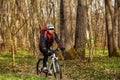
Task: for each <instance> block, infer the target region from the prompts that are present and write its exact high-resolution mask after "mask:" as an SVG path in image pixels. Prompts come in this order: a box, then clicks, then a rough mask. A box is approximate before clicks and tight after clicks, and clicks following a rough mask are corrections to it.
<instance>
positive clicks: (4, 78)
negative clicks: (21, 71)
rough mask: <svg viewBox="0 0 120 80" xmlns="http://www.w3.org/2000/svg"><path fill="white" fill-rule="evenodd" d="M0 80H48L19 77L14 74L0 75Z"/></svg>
mask: <svg viewBox="0 0 120 80" xmlns="http://www.w3.org/2000/svg"><path fill="white" fill-rule="evenodd" d="M0 80H48V79H45V78H41V77H37V76H36V77H35V76H21V75H17V74H16V75H15V74H0Z"/></svg>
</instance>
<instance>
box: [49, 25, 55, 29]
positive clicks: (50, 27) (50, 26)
mask: <svg viewBox="0 0 120 80" xmlns="http://www.w3.org/2000/svg"><path fill="white" fill-rule="evenodd" d="M47 28H48V30H54V28H55V27H54V26H53V25H52V24H47Z"/></svg>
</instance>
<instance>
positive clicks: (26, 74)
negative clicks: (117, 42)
mask: <svg viewBox="0 0 120 80" xmlns="http://www.w3.org/2000/svg"><path fill="white" fill-rule="evenodd" d="M87 55H88V54H87ZM107 55H108V54H107V50H105V53H103V51H102V50H99V49H97V50H96V51H95V53H94V58H93V60H92V62H86V61H79V60H66V61H61V64H63V66H62V70H63V75H65V76H67V77H66V78H63V80H70V79H73V80H120V58H116V57H111V58H109V57H108V56H107ZM36 62H37V59H36V58H34V57H30V56H29V53H27V52H21V51H19V52H18V53H17V54H16V67H14V68H13V67H12V58H11V53H8V52H5V53H0V80H51V79H49V78H42V77H40V76H38V75H36Z"/></svg>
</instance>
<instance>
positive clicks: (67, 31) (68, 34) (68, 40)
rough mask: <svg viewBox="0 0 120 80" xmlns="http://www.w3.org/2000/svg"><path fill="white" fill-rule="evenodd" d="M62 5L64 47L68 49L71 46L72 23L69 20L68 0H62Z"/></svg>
mask: <svg viewBox="0 0 120 80" xmlns="http://www.w3.org/2000/svg"><path fill="white" fill-rule="evenodd" d="M63 1H64V2H63V5H64V21H65V22H64V26H65V28H64V29H65V48H66V50H67V51H68V50H70V49H71V48H72V47H73V45H72V44H73V41H72V24H71V22H70V21H71V20H70V17H71V15H70V7H69V0H63Z"/></svg>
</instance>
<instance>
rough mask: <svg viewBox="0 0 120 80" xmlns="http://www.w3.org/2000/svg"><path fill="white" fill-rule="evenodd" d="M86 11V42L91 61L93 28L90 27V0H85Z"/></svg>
mask: <svg viewBox="0 0 120 80" xmlns="http://www.w3.org/2000/svg"><path fill="white" fill-rule="evenodd" d="M87 12H88V34H87V35H88V36H87V40H88V41H87V43H88V48H89V61H92V58H93V53H94V36H93V29H92V23H91V12H92V0H87Z"/></svg>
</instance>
